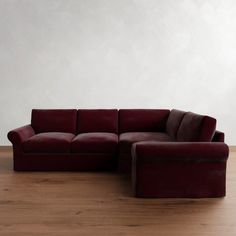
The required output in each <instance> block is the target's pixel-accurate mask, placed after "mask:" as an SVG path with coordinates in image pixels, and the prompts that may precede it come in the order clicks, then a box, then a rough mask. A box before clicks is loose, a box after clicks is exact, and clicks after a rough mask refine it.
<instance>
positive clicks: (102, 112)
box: [77, 109, 118, 133]
mask: <svg viewBox="0 0 236 236" xmlns="http://www.w3.org/2000/svg"><path fill="white" fill-rule="evenodd" d="M77 126H78V133H88V132H108V133H117V132H118V110H116V109H97V110H96V109H95V110H87V109H80V110H78V118H77Z"/></svg>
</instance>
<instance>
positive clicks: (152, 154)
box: [132, 142, 229, 163]
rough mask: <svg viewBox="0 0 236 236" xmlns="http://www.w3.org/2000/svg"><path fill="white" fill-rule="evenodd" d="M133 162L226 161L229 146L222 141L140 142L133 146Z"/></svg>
mask: <svg viewBox="0 0 236 236" xmlns="http://www.w3.org/2000/svg"><path fill="white" fill-rule="evenodd" d="M132 154H133V162H139V163H142V162H143V163H155V162H157V161H193V162H208V161H210V162H211V161H214V162H226V161H227V158H228V155H229V148H228V146H227V145H226V144H225V143H222V142H138V143H136V144H134V145H133V147H132Z"/></svg>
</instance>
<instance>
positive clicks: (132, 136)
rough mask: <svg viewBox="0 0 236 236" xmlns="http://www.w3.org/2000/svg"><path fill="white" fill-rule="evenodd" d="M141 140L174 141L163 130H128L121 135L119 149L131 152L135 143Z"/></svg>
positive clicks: (121, 151)
mask: <svg viewBox="0 0 236 236" xmlns="http://www.w3.org/2000/svg"><path fill="white" fill-rule="evenodd" d="M140 141H158V142H170V141H173V140H172V139H171V138H170V136H168V135H167V134H166V133H161V132H128V133H123V134H120V135H119V151H120V153H130V154H131V146H132V144H133V143H136V142H140Z"/></svg>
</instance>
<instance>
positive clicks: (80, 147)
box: [71, 132, 118, 153]
mask: <svg viewBox="0 0 236 236" xmlns="http://www.w3.org/2000/svg"><path fill="white" fill-rule="evenodd" d="M117 146H118V136H117V134H113V133H104V132H102V133H99V132H96V133H83V134H79V135H77V136H76V137H75V138H74V139H73V141H72V143H71V152H72V153H116V151H117Z"/></svg>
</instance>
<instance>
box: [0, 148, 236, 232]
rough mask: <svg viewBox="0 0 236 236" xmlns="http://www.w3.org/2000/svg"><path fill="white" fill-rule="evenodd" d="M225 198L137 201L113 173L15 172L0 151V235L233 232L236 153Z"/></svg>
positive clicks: (235, 225) (8, 155)
mask: <svg viewBox="0 0 236 236" xmlns="http://www.w3.org/2000/svg"><path fill="white" fill-rule="evenodd" d="M227 173H228V175H227V197H225V198H219V199H198V200H197V199H137V198H133V197H132V192H131V187H130V182H129V179H128V178H126V177H124V176H121V175H118V174H116V173H81V172H77V173H76V172H74V173H68V172H64V173H63V172H28V173H27V172H23V173H21V172H13V170H12V153H11V152H9V151H1V152H0V236H6V235H7V236H19V235H22V236H28V235H34V236H36V235H37V236H38V235H40V236H44V235H47V236H48V235H55V236H62V235H63V236H64V235H65V236H70V235H76V236H78V235H89V236H93V235H95V236H99V235H105V236H106V235H107V236H110V235H129V236H132V235H145V236H149V235H150V236H152V235H158V236H162V235H165V236H172V235H175V236H185V235H186V236H195V235H198V236H205V235H209V236H210V235H211V236H228V235H232V236H235V235H236V152H231V155H230V158H229V161H228V172H227Z"/></svg>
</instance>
